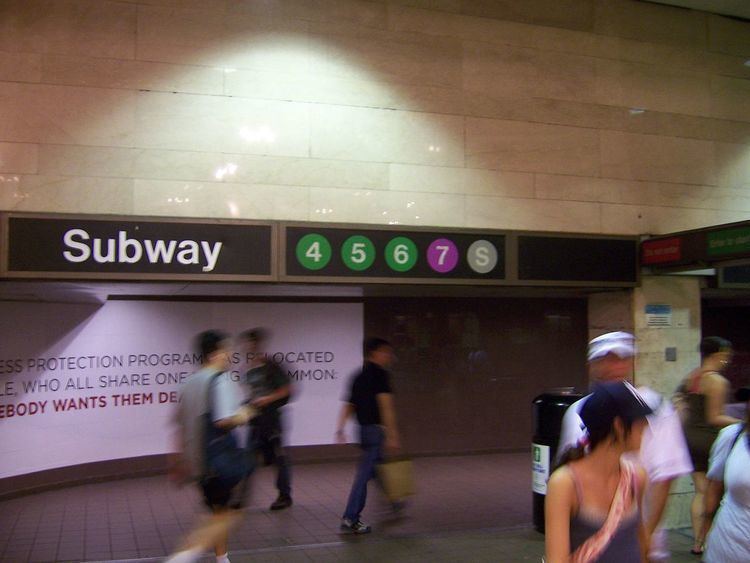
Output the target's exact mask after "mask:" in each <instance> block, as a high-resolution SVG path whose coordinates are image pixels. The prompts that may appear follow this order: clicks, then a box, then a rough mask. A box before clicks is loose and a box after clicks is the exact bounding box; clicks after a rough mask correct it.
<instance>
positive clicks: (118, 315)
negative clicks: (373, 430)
mask: <svg viewBox="0 0 750 563" xmlns="http://www.w3.org/2000/svg"><path fill="white" fill-rule="evenodd" d="M256 326H262V327H265V328H266V329H267V330H268V331H269V337H270V340H269V342H268V345H267V346H266V348H267V352H268V353H269V355H271V357H272V358H273V359H274V360H276V361H279V362H280V363H281V364H282V366H283V369H284V370H286V371H287V372H288V373H289V376H290V378H291V381H292V385H293V389H294V395H293V400H292V401H291V402H290V403H289V405H287V406H286V407H285V409H284V410H285V414H284V416H285V422H286V425H287V427H288V429H289V431H288V434H287V443H288V445H293V446H297V445H316V444H332V443H334V430H335V426H336V417H337V414H338V412H339V409H340V406H341V399H342V397H343V395H344V394H345V388H346V385H347V382H348V380H349V376H350V375H351V374H352V373H353V372H354V371H355V370H356V369H357V368H358V367H360V366H361V363H362V338H363V334H362V330H363V329H362V327H363V312H362V304H360V303H212V302H164V301H126V300H123V301H117V300H115V301H107V302H106V303H105V304H103V305H88V304H54V303H21V302H3V303H0V343H2V344H1V345H0V478H4V477H10V476H14V475H22V474H26V473H32V472H35V471H41V470H45V469H52V468H56V467H65V466H70V465H77V464H81V463H89V462H95V461H103V460H110V459H120V458H130V457H138V456H144V455H152V454H163V453H166V452H169V451H172V436H173V431H174V427H173V426H172V424H171V417H172V415H173V412H174V408H175V404H176V402H177V400H178V397H179V389H180V383H181V382H182V381H184V380H185V379H186V378H188V377H189V376H190V374H191V373H192V372H193V371H195V370H196V369H197V368H198V366H199V364H200V356H199V354H198V353H197V352H196V351H195V350H194V349H193V339H194V337H195V335H196V334H198V333H199V332H201V331H203V330H206V329H209V328H216V329H221V330H224V331H227V332H229V333H231V334H232V335H233V336H236V335H238V334H239V333H240V332H242V331H243V330H246V329H248V328H253V327H256ZM230 369H231V373H232V377H233V378H234V379H235V380H237V381H239V382H241V381H242V379H243V376H244V373H245V372H246V370H247V369H248V366H247V354H246V353H245V352H244V351H243V350H242V349H241V347H240V346H239V343H238V342H236V341H235V346H234V349H233V355H232V366H231V368H230Z"/></svg>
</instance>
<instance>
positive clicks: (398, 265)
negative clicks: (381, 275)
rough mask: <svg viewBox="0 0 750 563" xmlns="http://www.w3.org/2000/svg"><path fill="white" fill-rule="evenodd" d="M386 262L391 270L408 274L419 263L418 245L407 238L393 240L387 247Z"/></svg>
mask: <svg viewBox="0 0 750 563" xmlns="http://www.w3.org/2000/svg"><path fill="white" fill-rule="evenodd" d="M385 261H386V262H387V263H388V266H389V267H390V268H391V270H395V271H397V272H408V271H409V270H411V269H412V268H413V267H414V264H416V263H417V245H416V244H414V242H413V241H412V240H411V239H408V238H406V237H396V238H394V239H391V242H389V243H388V246H386V247H385Z"/></svg>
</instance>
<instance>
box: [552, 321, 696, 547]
mask: <svg viewBox="0 0 750 563" xmlns="http://www.w3.org/2000/svg"><path fill="white" fill-rule="evenodd" d="M635 354H636V348H635V337H634V336H633V335H632V334H630V333H629V332H622V331H618V332H609V333H606V334H603V335H601V336H598V337H596V338H594V339H593V340H591V342H589V349H588V363H589V371H590V374H591V378H592V381H593V383H592V388H593V389H594V390H595V389H596V387H597V386H598V385H600V384H602V383H605V382H610V381H620V382H622V381H632V379H633V371H634V358H635ZM638 393H639V395H640V396H641V397H642V398H643V400H644V401H646V404H647V405H648V406H649V407H650V408H651V410H652V411H653V414H652V415H650V416H649V424H648V426H647V428H646V430H645V432H644V435H643V440H642V442H641V448H640V451H639V452H638V453H637V456H635V454H631V455H633V457H635V458H636V460H635V461H637V462H638V463H639V464H640V465H642V466H643V468H644V469H645V470H646V472H647V474H648V480H649V482H648V486H647V490H646V493H645V506H644V510H643V513H644V514H643V516H644V519H645V528H644V529H645V533H646V541H647V543H648V556H649V560H650V561H667V560H669V557H670V554H669V549H668V546H667V534H666V532H665V531H664V530H663V529H662V528H661V526H660V523H661V519H662V516H663V514H664V509H665V507H666V504H667V499H668V498H669V492H670V490H671V487H672V483H673V482H674V480H675V479H676V478H677V477H680V476H682V475H687V474H688V473H690V472H691V471H692V469H693V466H692V464H691V463H690V457H689V455H688V450H687V445H686V444H685V437H684V435H683V432H682V425H681V422H680V418H679V415H678V413H677V412H676V411H675V409H674V407H673V406H672V404H671V402H670V401H667V400H665V399H664V398H663V397H662V396H661V395H660V394H659V393H657V392H656V391H654V390H652V389H649V388H647V387H639V388H638ZM586 401H587V397H584V398H583V399H580V400H579V401H577V402H575V403H573V404H572V405H571V406H570V407H569V408H568V410H567V411H566V412H565V416H564V417H563V422H562V432H561V436H560V444H559V447H558V452H559V453H558V459H560V456H562V455H563V454H564V453H565V451H566V450H567V449H569V448H572V447H575V446H576V445H578V443H579V441H580V440H581V439H582V438H583V437H584V425H583V424H582V422H581V417H580V414H579V413H580V410H581V409H582V407H583V405H584V404H585V403H586Z"/></svg>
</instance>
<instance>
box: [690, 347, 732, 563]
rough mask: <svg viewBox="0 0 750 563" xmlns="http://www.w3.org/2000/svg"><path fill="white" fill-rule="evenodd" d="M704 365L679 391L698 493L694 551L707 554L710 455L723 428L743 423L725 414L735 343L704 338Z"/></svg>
mask: <svg viewBox="0 0 750 563" xmlns="http://www.w3.org/2000/svg"><path fill="white" fill-rule="evenodd" d="M700 352H701V366H700V367H699V368H698V369H696V370H694V371H693V372H692V373H691V374H690V375H689V376H688V377H687V379H686V380H685V382H684V383H683V384H682V385H681V387H680V389H679V390H678V392H679V393H680V394H681V395H680V400H681V401H682V402H683V404H684V415H683V428H684V430H685V439H686V440H687V445H688V450H689V451H690V458H691V459H692V461H693V473H692V478H693V484H694V485H695V495H694V496H693V502H692V504H691V505H690V517H691V520H692V524H693V538H694V541H693V548H692V550H691V552H692V553H694V554H696V555H699V554H701V553H703V542H704V538H703V535H702V531H701V530H702V528H703V519H704V494H705V492H706V487H707V483H708V481H707V480H706V471H707V470H708V456H709V453H710V451H711V446H712V444H713V443H714V440H716V437H717V436H718V435H719V430H721V429H722V428H724V427H725V426H729V425H730V424H735V423H737V422H739V421H738V420H737V419H736V418H733V417H731V416H727V415H725V414H724V405H725V402H726V397H727V393H728V392H729V382H728V381H727V380H726V379H725V378H724V376H723V375H722V374H721V372H722V371H723V370H724V369H725V368H726V367H727V366H728V365H729V362H730V361H731V358H732V343H731V342H729V341H728V340H725V339H723V338H719V337H718V336H708V337H706V338H704V339H703V340H702V341H701V345H700Z"/></svg>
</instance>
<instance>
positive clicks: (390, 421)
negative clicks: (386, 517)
mask: <svg viewBox="0 0 750 563" xmlns="http://www.w3.org/2000/svg"><path fill="white" fill-rule="evenodd" d="M364 353H365V363H364V366H363V367H362V371H361V372H359V374H357V375H356V376H355V377H354V378H353V380H352V384H351V390H350V393H349V396H348V398H347V400H346V403H345V404H344V406H343V407H342V409H341V414H340V415H339V420H338V426H337V429H336V438H337V440H338V442H339V443H342V444H343V443H345V442H346V440H345V436H344V426H345V424H346V421H347V420H348V419H349V417H351V416H353V415H354V416H356V417H357V422H358V423H359V431H360V448H361V449H362V457H361V458H360V461H359V465H358V466H357V473H356V475H355V477H354V483H353V484H352V489H351V492H350V493H349V500H348V502H347V504H346V510H345V511H344V514H343V517H342V519H341V530H342V531H345V532H350V533H354V534H367V533H369V532H370V531H371V528H370V526H368V525H367V524H365V523H364V522H362V520H361V519H360V516H361V514H362V510H363V509H364V507H365V502H366V500H367V483H368V481H369V480H370V479H372V478H373V477H375V470H376V466H377V465H378V464H379V463H381V462H382V460H383V447H385V449H386V450H387V451H388V452H389V453H396V452H398V451H399V450H400V449H401V439H400V437H399V433H398V427H397V425H396V410H395V407H394V402H393V392H392V391H391V385H390V380H389V375H388V372H387V371H386V369H387V368H388V367H390V366H391V365H392V364H393V362H394V361H395V359H396V356H395V354H394V351H393V346H391V344H390V343H389V342H388V341H387V340H383V339H382V338H370V339H368V340H367V341H365V346H364Z"/></svg>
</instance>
